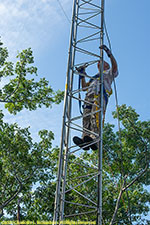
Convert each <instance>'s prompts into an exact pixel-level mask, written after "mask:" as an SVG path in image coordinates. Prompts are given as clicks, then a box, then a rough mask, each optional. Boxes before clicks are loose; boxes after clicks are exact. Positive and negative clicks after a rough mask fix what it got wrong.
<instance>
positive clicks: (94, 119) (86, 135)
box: [73, 45, 118, 150]
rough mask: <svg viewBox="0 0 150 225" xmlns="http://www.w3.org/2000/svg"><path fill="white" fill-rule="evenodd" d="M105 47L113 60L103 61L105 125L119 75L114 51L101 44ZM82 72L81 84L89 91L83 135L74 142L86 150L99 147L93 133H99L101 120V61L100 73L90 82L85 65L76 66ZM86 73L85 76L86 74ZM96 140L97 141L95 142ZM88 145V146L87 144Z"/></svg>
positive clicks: (101, 47)
mask: <svg viewBox="0 0 150 225" xmlns="http://www.w3.org/2000/svg"><path fill="white" fill-rule="evenodd" d="M100 49H103V50H104V51H105V52H106V53H107V56H108V57H109V58H110V61H111V68H110V65H109V64H108V63H107V62H105V61H104V63H103V87H104V88H103V125H104V120H105V112H106V107H107V104H108V98H109V96H110V95H111V94H112V89H111V84H112V81H113V79H114V78H115V77H117V76H118V66H117V62H116V60H115V58H114V56H113V54H112V52H111V51H110V50H109V49H108V48H107V46H106V45H102V46H100ZM76 69H77V71H78V72H79V73H80V78H81V84H82V89H83V91H87V93H86V96H85V102H84V106H83V135H82V138H79V137H77V136H75V137H73V142H74V143H75V144H76V145H78V146H79V147H81V148H83V149H84V150H89V149H90V148H91V149H92V150H96V149H97V144H96V142H97V141H96V138H97V137H98V135H97V136H96V135H95V134H93V133H96V134H98V133H99V121H98V113H97V112H96V111H98V110H99V109H100V107H99V101H98V99H99V98H98V97H99V95H100V79H99V77H100V62H98V69H99V73H98V74H96V75H95V76H94V77H92V78H91V79H90V80H89V82H86V80H85V76H86V72H85V67H84V66H81V67H79V68H76ZM84 75H85V76H84ZM93 142H95V143H93ZM87 145H88V146H87Z"/></svg>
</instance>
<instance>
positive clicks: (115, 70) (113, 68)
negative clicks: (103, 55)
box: [110, 54, 118, 74]
mask: <svg viewBox="0 0 150 225" xmlns="http://www.w3.org/2000/svg"><path fill="white" fill-rule="evenodd" d="M110 60H111V65H112V72H113V73H114V74H115V73H116V72H117V71H118V66H117V62H116V59H115V57H114V56H113V54H111V55H110Z"/></svg>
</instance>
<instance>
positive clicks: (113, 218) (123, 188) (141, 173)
mask: <svg viewBox="0 0 150 225" xmlns="http://www.w3.org/2000/svg"><path fill="white" fill-rule="evenodd" d="M148 167H149V164H147V165H146V167H145V169H144V170H142V171H141V172H140V173H139V175H137V177H136V178H134V179H133V180H132V181H131V182H130V183H129V184H128V185H126V186H125V183H126V178H124V183H123V185H122V188H121V190H120V192H119V196H118V199H117V202H116V207H115V211H114V214H113V217H112V219H111V222H110V224H109V225H113V224H114V221H115V218H116V215H117V212H118V209H119V204H120V200H121V197H122V194H123V192H124V191H126V190H127V189H128V188H129V187H130V186H132V185H133V184H134V183H135V182H136V181H137V180H138V179H139V178H140V177H141V176H142V175H143V174H144V173H145V172H146V170H147V169H148Z"/></svg>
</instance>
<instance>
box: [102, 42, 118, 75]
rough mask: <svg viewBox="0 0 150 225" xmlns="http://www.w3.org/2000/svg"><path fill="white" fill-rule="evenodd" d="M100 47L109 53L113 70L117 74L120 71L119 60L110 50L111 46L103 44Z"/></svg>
mask: <svg viewBox="0 0 150 225" xmlns="http://www.w3.org/2000/svg"><path fill="white" fill-rule="evenodd" d="M100 49H103V50H104V51H105V52H106V53H107V55H108V57H109V58H110V61H111V65H112V72H113V73H114V74H115V73H116V72H117V71H118V66H117V61H116V59H115V57H114V56H113V54H112V52H111V51H110V50H109V48H107V46H106V45H101V46H100Z"/></svg>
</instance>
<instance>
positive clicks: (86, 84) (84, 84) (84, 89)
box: [76, 67, 89, 91]
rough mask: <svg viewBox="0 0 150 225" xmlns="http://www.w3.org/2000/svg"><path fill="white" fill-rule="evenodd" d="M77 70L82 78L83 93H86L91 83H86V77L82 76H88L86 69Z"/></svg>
mask: <svg viewBox="0 0 150 225" xmlns="http://www.w3.org/2000/svg"><path fill="white" fill-rule="evenodd" d="M76 70H77V71H78V72H79V73H80V75H79V76H80V78H81V85H82V88H83V91H86V90H87V87H88V86H89V83H88V82H86V80H85V76H82V75H81V74H85V75H86V72H85V68H84V67H79V68H76Z"/></svg>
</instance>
